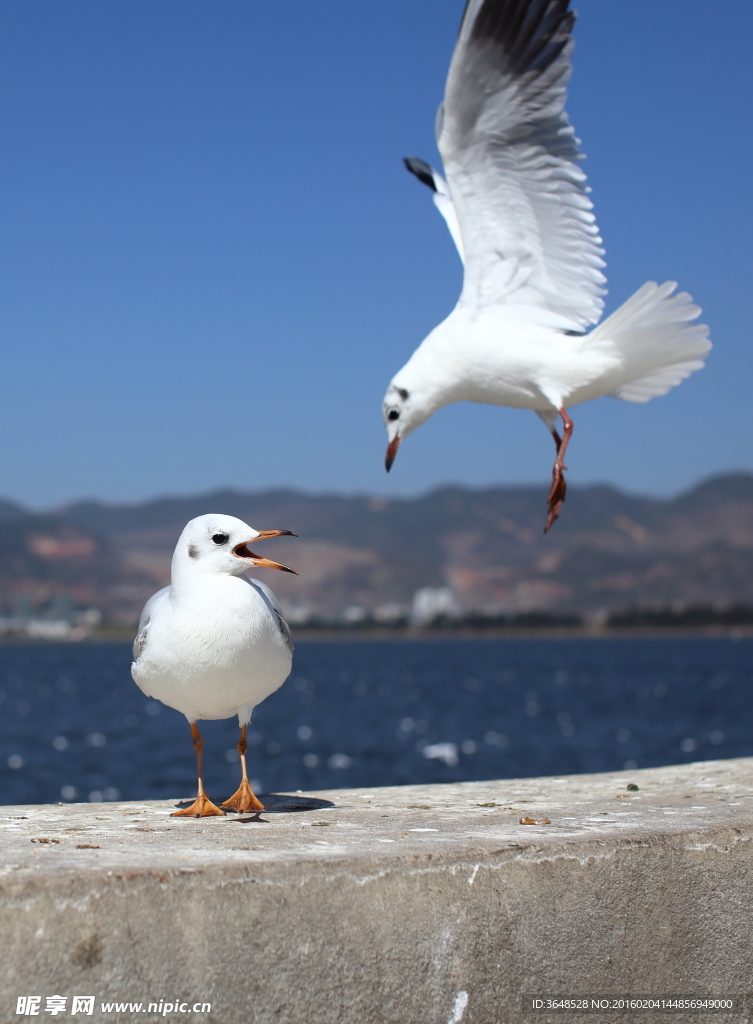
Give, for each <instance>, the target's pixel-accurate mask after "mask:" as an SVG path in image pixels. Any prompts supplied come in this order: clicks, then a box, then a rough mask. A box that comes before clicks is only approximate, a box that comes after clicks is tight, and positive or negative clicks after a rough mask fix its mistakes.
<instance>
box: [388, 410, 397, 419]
mask: <svg viewBox="0 0 753 1024" xmlns="http://www.w3.org/2000/svg"><path fill="white" fill-rule="evenodd" d="M387 419H388V420H399V419H400V413H399V412H398V411H397V409H390V411H389V412H388V413H387Z"/></svg>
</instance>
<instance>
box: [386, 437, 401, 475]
mask: <svg viewBox="0 0 753 1024" xmlns="http://www.w3.org/2000/svg"><path fill="white" fill-rule="evenodd" d="M399 447H400V438H399V437H393V439H392V440H391V441H390V443H389V444H388V445H387V454H386V455H385V457H384V468H385V469H386V470H387V472H388V473H389V471H390V470H391V469H392V463H393V462H394V461H395V456H396V455H397V450H398V448H399Z"/></svg>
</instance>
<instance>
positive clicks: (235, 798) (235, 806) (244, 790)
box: [222, 725, 264, 814]
mask: <svg viewBox="0 0 753 1024" xmlns="http://www.w3.org/2000/svg"><path fill="white" fill-rule="evenodd" d="M247 728H248V726H246V725H243V726H241V738H240V739H239V740H238V742H237V744H236V748H237V750H238V753H239V754H240V755H241V773H242V774H241V784H240V786H238V789H237V790H236V791H235V793H233V795H232V796H231V797H230V799H229V800H225V801H224V802H223V804H222V806H223V807H227V808H228V810H231V811H239V812H240V813H241V814H245V813H246V812H247V811H263V810H264V804H263V803H262V802H261V801H260V800H258V799H257V798H256V796H254V791H253V789H251V783H250V782H249V781H248V775H247V774H246V751H247V750H248V743H247V742H246V729H247Z"/></svg>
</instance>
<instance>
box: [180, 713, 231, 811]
mask: <svg viewBox="0 0 753 1024" xmlns="http://www.w3.org/2000/svg"><path fill="white" fill-rule="evenodd" d="M191 735H192V736H193V745H194V750H195V751H196V772H197V774H198V776H199V792H198V794H197V796H196V799H195V800H194V802H193V803H192V804H191V806H190V807H184V808H183V810H182V811H173V813H172V814H171V815H170V817H171V818H210V817H212V816H213V815H217V814H219V815H220V816H222V815H224V813H225V812H224V811H221V810H220V809H219V807H215V805H214V804H213V803H212V801H211V800H210V799H209V797H208V796H207V795H206V793H205V792H204V782H203V779H202V774H203V773H202V770H201V752H202V750H203V749H204V740H203V739H202V738H201V733H200V732H199V729H198V726H197V725H196V722H191Z"/></svg>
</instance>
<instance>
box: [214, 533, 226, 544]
mask: <svg viewBox="0 0 753 1024" xmlns="http://www.w3.org/2000/svg"><path fill="white" fill-rule="evenodd" d="M212 540H213V541H214V542H215V544H227V542H228V541H229V540H230V537H229V536H228V535H227V534H226V533H215V534H213V535H212Z"/></svg>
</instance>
